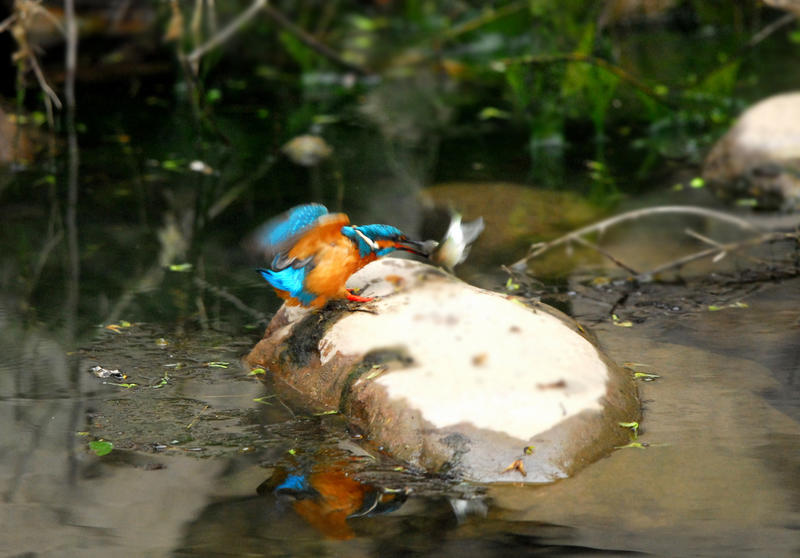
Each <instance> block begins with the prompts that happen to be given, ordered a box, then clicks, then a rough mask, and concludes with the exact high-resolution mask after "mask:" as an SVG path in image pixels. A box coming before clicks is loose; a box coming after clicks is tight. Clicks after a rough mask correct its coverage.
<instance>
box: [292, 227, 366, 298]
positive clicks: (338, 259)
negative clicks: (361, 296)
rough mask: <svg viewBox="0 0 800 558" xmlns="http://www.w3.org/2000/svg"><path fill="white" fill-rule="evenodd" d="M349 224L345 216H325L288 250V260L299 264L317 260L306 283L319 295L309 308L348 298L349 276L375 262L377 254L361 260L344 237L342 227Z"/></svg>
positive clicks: (308, 289)
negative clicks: (298, 261)
mask: <svg viewBox="0 0 800 558" xmlns="http://www.w3.org/2000/svg"><path fill="white" fill-rule="evenodd" d="M349 223H350V220H349V219H348V217H347V215H345V214H343V213H336V214H333V215H326V216H324V219H320V224H319V225H317V226H316V227H314V228H313V229H311V230H310V231H308V232H307V233H306V234H304V235H303V236H302V237H300V239H299V240H298V241H297V242H296V243H295V245H294V246H293V247H292V249H291V250H289V257H291V258H296V259H298V260H302V259H305V258H308V257H309V256H313V257H314V263H313V266H314V267H313V269H312V270H311V271H310V272H309V273H308V275H307V276H306V280H305V283H304V288H305V290H306V291H308V292H310V293H313V294H316V295H317V298H315V299H314V300H313V301H312V302H311V304H310V306H317V307H318V306H322V305H324V304H325V303H326V302H327V301H328V300H330V299H335V298H345V297H347V294H348V293H347V290H346V289H345V283H347V280H348V279H349V278H350V276H351V275H352V274H353V273H355V272H356V271H358V270H359V269H361V268H362V267H364V266H365V265H367V264H368V263H369V262H371V261H373V260H375V259H376V256H375V254H369V255H367V257H365V258H362V257H361V256H360V255H359V253H358V248H357V247H356V245H355V244H354V243H353V242H352V241H351V240H350V239H348V238H347V237H346V236H344V235H343V234H342V232H341V230H342V227H343V226H345V225H347V224H349ZM284 298H286V297H284ZM287 300H288V299H287ZM295 304H297V303H296V302H295Z"/></svg>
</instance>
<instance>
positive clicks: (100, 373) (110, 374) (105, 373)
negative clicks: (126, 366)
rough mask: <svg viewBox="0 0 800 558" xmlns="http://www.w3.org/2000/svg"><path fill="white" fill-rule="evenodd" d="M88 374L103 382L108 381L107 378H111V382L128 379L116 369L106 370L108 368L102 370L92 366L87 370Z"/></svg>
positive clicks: (99, 367) (100, 367)
mask: <svg viewBox="0 0 800 558" xmlns="http://www.w3.org/2000/svg"><path fill="white" fill-rule="evenodd" d="M89 372H91V373H92V374H94V375H95V376H97V377H98V378H102V379H104V380H105V379H108V378H111V379H112V380H117V381H122V380H124V379H125V378H127V377H128V376H126V375H125V374H123V373H122V372H120V371H119V370H117V369H116V368H114V369H108V368H103V367H102V366H100V365H98V366H92V367H91V368H90V369H89Z"/></svg>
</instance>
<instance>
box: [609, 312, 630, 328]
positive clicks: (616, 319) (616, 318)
mask: <svg viewBox="0 0 800 558" xmlns="http://www.w3.org/2000/svg"><path fill="white" fill-rule="evenodd" d="M611 320H612V321H613V323H614V325H615V326H617V327H633V322H631V321H630V320H625V321H622V320H620V319H619V316H617V315H616V314H611Z"/></svg>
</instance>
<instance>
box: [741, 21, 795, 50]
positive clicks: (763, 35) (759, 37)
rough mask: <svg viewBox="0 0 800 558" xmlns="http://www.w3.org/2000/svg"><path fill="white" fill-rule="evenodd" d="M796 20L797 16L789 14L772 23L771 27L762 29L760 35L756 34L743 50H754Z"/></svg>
mask: <svg viewBox="0 0 800 558" xmlns="http://www.w3.org/2000/svg"><path fill="white" fill-rule="evenodd" d="M795 19H797V15H796V14H793V13H788V14H786V15H784V16H783V17H781V18H778V19H776V20H775V21H773V22H772V23H770V24H769V25H767V26H766V27H764V29H762V30H761V31H759V32H758V33H756V34H755V35H753V36H752V37H750V40H749V41H747V43H746V44H745V46H744V47H743V48H742V49H741V50H747V49H751V48H753V47H754V46H756V45H757V44H758V43H760V42H761V41H763V40H764V39H766V38H767V37H769V36H770V35H772V34H773V33H775V32H776V31H778V30H779V29H781V28H782V27H785V26H786V25H789V24H790V23H791V22H793V21H794V20H795ZM740 54H741V53H740Z"/></svg>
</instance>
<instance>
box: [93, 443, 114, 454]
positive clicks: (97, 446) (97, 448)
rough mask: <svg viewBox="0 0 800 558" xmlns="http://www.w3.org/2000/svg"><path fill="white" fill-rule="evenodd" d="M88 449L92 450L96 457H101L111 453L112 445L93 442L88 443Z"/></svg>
mask: <svg viewBox="0 0 800 558" xmlns="http://www.w3.org/2000/svg"><path fill="white" fill-rule="evenodd" d="M89 449H90V450H92V451H93V452H94V453H95V455H97V456H98V457H103V456H104V455H108V454H109V453H111V450H112V449H114V444H112V443H111V442H107V441H105V440H95V441H93V442H89Z"/></svg>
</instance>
